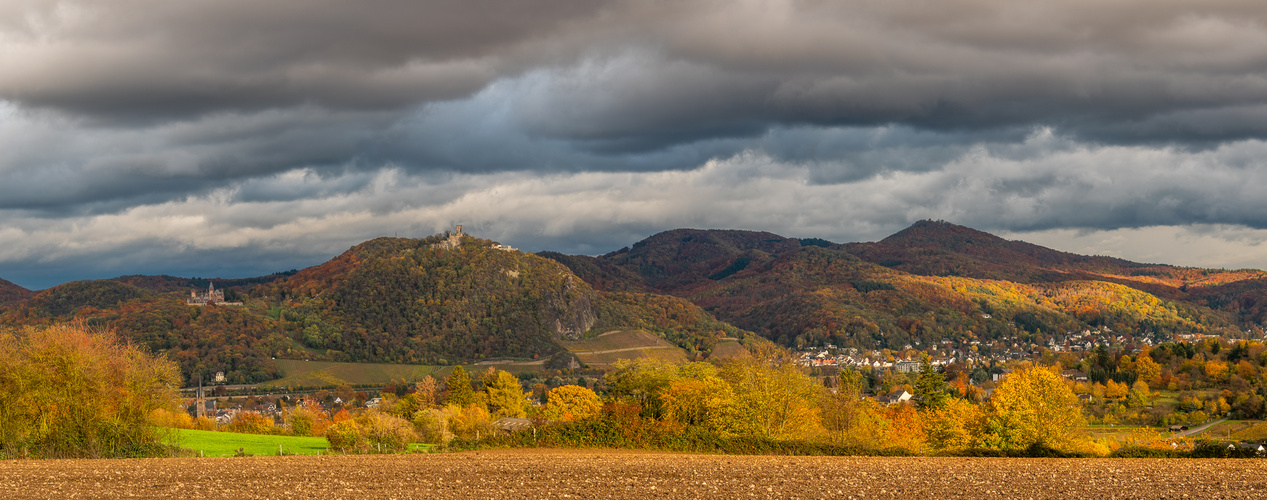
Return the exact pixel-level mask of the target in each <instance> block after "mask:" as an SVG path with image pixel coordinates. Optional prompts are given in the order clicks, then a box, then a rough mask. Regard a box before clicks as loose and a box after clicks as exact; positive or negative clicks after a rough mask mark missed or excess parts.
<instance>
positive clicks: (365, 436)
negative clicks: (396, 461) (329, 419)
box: [326, 411, 417, 453]
mask: <svg viewBox="0 0 1267 500" xmlns="http://www.w3.org/2000/svg"><path fill="white" fill-rule="evenodd" d="M415 439H417V435H416V434H415V433H414V427H413V424H412V423H410V422H409V421H408V420H405V419H403V418H400V417H397V416H394V415H388V414H386V413H380V412H376V411H369V412H365V413H364V414H362V415H360V416H358V417H356V418H354V419H352V420H344V421H342V422H339V423H337V424H334V425H331V426H330V428H329V429H326V440H328V441H330V448H332V449H336V450H343V451H355V452H360V453H365V452H369V451H404V450H405V449H406V448H407V447H408V446H409V443H411V442H413V441H414V440H415Z"/></svg>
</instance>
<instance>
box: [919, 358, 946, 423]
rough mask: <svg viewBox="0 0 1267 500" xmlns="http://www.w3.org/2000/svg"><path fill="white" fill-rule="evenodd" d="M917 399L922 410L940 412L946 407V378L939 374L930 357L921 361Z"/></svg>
mask: <svg viewBox="0 0 1267 500" xmlns="http://www.w3.org/2000/svg"><path fill="white" fill-rule="evenodd" d="M915 397H916V398H917V399H918V401H919V408H920V409H921V410H940V409H942V408H944V407H945V406H946V400H947V398H949V395H948V394H946V377H944V376H942V374H940V373H937V370H935V369H933V366H932V364H930V363H929V362H928V356H924V358H923V359H922V360H920V365H919V379H917V380H916V381H915Z"/></svg>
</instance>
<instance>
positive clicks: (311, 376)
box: [259, 359, 442, 387]
mask: <svg viewBox="0 0 1267 500" xmlns="http://www.w3.org/2000/svg"><path fill="white" fill-rule="evenodd" d="M277 367H278V368H279V369H281V372H282V374H283V377H282V378H280V379H277V380H273V381H270V382H264V383H262V384H259V386H260V387H287V386H289V387H319V386H329V385H351V384H386V383H389V382H391V381H393V380H405V381H408V382H412V381H415V380H421V379H422V378H423V377H426V376H427V375H433V374H435V373H436V372H437V371H439V370H440V368H442V367H439V366H429V365H397V364H388V363H340V362H336V361H300V360H295V359H279V360H277Z"/></svg>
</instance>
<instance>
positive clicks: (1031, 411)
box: [982, 366, 1086, 451]
mask: <svg viewBox="0 0 1267 500" xmlns="http://www.w3.org/2000/svg"><path fill="white" fill-rule="evenodd" d="M1085 426H1086V419H1085V418H1084V417H1083V416H1082V407H1081V405H1079V404H1078V396H1077V395H1075V394H1074V393H1073V391H1072V390H1070V388H1069V386H1068V384H1066V383H1065V380H1064V379H1063V378H1062V377H1061V376H1060V374H1059V373H1057V372H1056V370H1055V369H1053V368H1050V367H1041V366H1040V367H1032V368H1019V369H1017V370H1015V371H1013V372H1012V373H1011V375H1009V376H1008V378H1007V379H1005V380H1004V381H1003V382H1001V383H1000V384H999V386H998V388H996V389H995V391H994V395H993V397H992V398H991V400H990V406H989V415H988V417H987V419H986V424H985V430H984V435H983V436H982V444H983V445H984V446H986V447H989V448H998V449H1012V450H1021V449H1026V448H1029V447H1031V446H1036V445H1037V446H1046V447H1050V448H1054V449H1058V450H1066V451H1072V450H1075V449H1077V448H1079V447H1080V446H1082V445H1083V443H1082V441H1083V439H1084V436H1083V434H1082V429H1083V427H1085Z"/></svg>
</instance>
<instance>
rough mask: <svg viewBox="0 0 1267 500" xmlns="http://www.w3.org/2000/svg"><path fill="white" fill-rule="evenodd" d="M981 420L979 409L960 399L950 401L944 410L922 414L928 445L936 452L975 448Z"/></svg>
mask: <svg viewBox="0 0 1267 500" xmlns="http://www.w3.org/2000/svg"><path fill="white" fill-rule="evenodd" d="M983 418H984V414H983V413H982V412H981V407H979V406H977V405H974V404H972V403H969V402H967V401H964V400H962V399H951V400H949V401H947V403H946V407H945V408H941V409H939V410H932V411H928V412H925V413H924V433H925V434H926V435H927V437H928V445H929V446H931V447H932V448H933V449H936V450H963V449H968V448H975V447H977V437H978V436H979V435H980V432H981V426H982V419H983Z"/></svg>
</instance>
